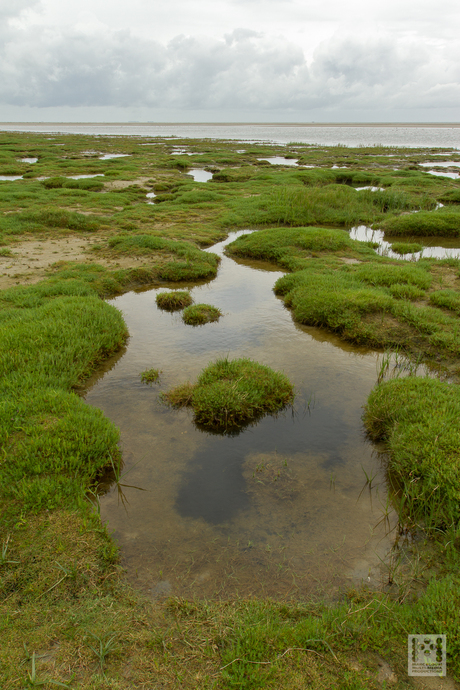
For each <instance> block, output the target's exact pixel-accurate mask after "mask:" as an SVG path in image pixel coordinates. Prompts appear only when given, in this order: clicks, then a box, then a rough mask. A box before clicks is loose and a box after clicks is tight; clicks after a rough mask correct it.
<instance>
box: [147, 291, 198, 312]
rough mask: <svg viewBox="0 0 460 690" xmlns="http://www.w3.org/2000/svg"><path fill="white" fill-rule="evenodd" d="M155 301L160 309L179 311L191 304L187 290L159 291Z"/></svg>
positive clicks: (190, 297) (190, 296) (191, 300)
mask: <svg viewBox="0 0 460 690" xmlns="http://www.w3.org/2000/svg"><path fill="white" fill-rule="evenodd" d="M155 301H156V303H157V306H158V307H159V308H160V309H164V310H165V311H179V310H180V309H184V307H188V306H189V305H190V304H192V302H193V299H192V295H191V294H190V292H188V290H174V291H173V292H159V293H158V294H157V296H156V297H155Z"/></svg>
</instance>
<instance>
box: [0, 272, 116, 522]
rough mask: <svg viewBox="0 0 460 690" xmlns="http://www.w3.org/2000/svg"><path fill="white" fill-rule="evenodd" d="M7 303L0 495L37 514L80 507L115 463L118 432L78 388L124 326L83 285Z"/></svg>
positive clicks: (39, 290)
mask: <svg viewBox="0 0 460 690" xmlns="http://www.w3.org/2000/svg"><path fill="white" fill-rule="evenodd" d="M72 293H73V294H72ZM85 293H86V294H85ZM88 293H89V294H88ZM1 297H2V300H1V301H0V398H1V400H2V405H1V406H0V429H1V431H0V446H1V447H2V451H3V454H4V456H3V461H2V463H1V464H0V487H1V488H0V498H2V499H8V500H9V501H10V505H12V506H14V504H15V503H17V502H19V504H20V505H22V506H23V507H24V509H25V510H32V511H39V510H41V509H48V510H50V509H52V508H55V507H57V506H62V505H71V506H75V505H79V504H81V503H82V501H83V499H84V496H85V492H86V490H87V488H88V486H90V485H91V483H92V482H94V481H95V479H96V477H97V476H98V473H99V472H100V471H101V470H102V469H103V468H104V467H106V466H107V465H110V463H111V458H116V457H118V454H119V451H118V448H117V443H118V439H119V434H118V430H117V429H116V428H115V427H114V425H113V424H112V423H111V422H110V421H109V420H108V419H107V418H105V417H104V415H103V414H102V412H101V411H100V410H98V409H96V408H94V407H90V406H89V405H86V404H85V402H84V401H83V400H82V399H81V398H79V397H78V396H77V395H76V394H75V393H74V392H73V390H72V389H73V388H74V387H75V386H77V385H78V384H79V383H80V382H81V381H82V380H83V379H85V378H86V377H87V376H88V375H89V374H90V373H91V371H92V370H93V369H94V367H95V366H96V364H97V363H98V362H99V361H101V360H102V359H103V358H105V357H106V356H107V355H108V354H110V353H112V352H115V351H116V350H117V349H119V348H120V346H121V345H122V344H123V342H124V340H125V339H126V336H127V331H126V326H125V324H124V321H123V319H122V316H121V314H120V312H119V311H118V310H117V309H115V308H114V307H112V306H110V305H108V304H106V303H104V302H103V301H102V300H100V299H99V298H98V297H96V296H95V294H94V293H92V294H91V291H90V290H89V288H88V287H87V286H85V285H81V284H78V283H77V282H75V283H74V284H73V285H70V284H66V281H62V283H61V284H60V285H59V284H58V285H54V286H47V285H46V284H39V285H37V286H31V287H29V288H13V289H11V290H8V291H4V292H3V293H2V294H1ZM37 344H38V345H37Z"/></svg>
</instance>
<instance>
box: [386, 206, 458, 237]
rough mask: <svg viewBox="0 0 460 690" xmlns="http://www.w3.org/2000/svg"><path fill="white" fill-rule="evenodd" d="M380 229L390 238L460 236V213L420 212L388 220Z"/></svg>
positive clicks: (448, 211)
mask: <svg viewBox="0 0 460 690" xmlns="http://www.w3.org/2000/svg"><path fill="white" fill-rule="evenodd" d="M380 227H382V228H383V229H384V231H385V234H388V235H390V236H392V237H395V236H397V235H411V236H413V237H416V236H421V237H428V236H437V237H459V236H460V213H458V212H456V211H451V210H450V209H447V208H445V209H444V208H442V209H439V211H421V212H420V213H417V214H409V215H405V216H398V217H397V218H389V219H388V220H386V221H385V222H383V223H382V224H381V225H380Z"/></svg>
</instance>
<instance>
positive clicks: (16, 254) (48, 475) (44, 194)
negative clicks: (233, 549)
mask: <svg viewBox="0 0 460 690" xmlns="http://www.w3.org/2000/svg"><path fill="white" fill-rule="evenodd" d="M144 144H145V141H144V140H143V139H142V138H140V137H139V138H136V137H126V138H122V137H117V138H112V137H104V136H100V137H98V138H97V139H94V138H91V137H89V136H77V135H56V136H55V137H53V138H51V139H49V138H47V137H46V136H41V135H37V134H14V133H2V134H0V180H1V181H0V247H1V251H0V287H1V290H2V291H1V292H0V340H1V348H0V374H1V377H0V391H1V398H2V400H1V403H2V404H1V406H0V420H1V424H0V443H1V452H2V455H1V462H0V497H1V511H2V515H1V517H2V520H1V527H0V531H1V534H0V540H1V542H2V550H1V559H0V599H1V604H0V606H1V616H0V635H1V639H2V649H1V651H0V655H1V656H0V661H1V664H0V667H1V671H0V674H2V675H1V680H2V683H3V687H5V688H7V687H8V688H21V687H23V686H24V684H25V683H29V685H30V684H31V683H32V682H33V683H35V685H39V684H41V685H43V684H44V683H45V682H51V683H52V682H53V681H54V682H60V683H64V684H66V685H69V686H70V687H75V688H81V689H85V690H90V688H91V689H93V688H94V689H95V688H101V689H102V688H105V687H108V686H107V683H109V684H110V687H113V688H120V690H121V689H122V688H128V687H129V688H131V687H139V688H140V687H147V686H151V685H152V683H153V684H154V683H161V684H162V685H163V686H164V687H171V688H173V687H184V688H209V687H216V688H232V687H233V688H234V687H240V688H251V687H280V685H281V684H282V685H283V687H287V688H288V687H289V688H290V687H292V688H296V687H300V686H305V684H307V683H308V684H310V685H311V686H312V687H320V688H321V687H324V688H327V687H336V688H342V689H343V690H345V689H346V688H351V687H353V688H373V687H381V686H380V685H379V683H378V681H377V666H378V658H379V655H380V654H381V655H385V656H386V657H387V660H388V661H389V662H390V663H391V665H392V667H393V668H394V669H395V671H396V672H397V673H398V676H399V686H400V687H409V681H408V679H407V678H406V677H405V669H406V659H407V649H406V641H407V633H408V632H426V631H428V630H435V631H436V632H439V633H446V634H447V635H448V640H449V654H448V670H449V673H450V674H451V675H453V676H454V677H455V678H457V679H458V678H460V665H459V659H460V637H459V630H460V622H459V620H458V618H459V613H458V611H459V607H458V596H459V587H460V581H459V576H458V568H459V560H460V558H459V533H460V525H459V520H460V516H459V514H458V505H459V496H458V480H459V476H458V473H459V467H458V448H459V438H458V415H459V409H458V408H459V400H458V393H457V386H458V375H459V366H460V360H459V357H460V321H459V318H460V260H459V259H457V258H455V257H452V256H449V254H448V252H446V256H445V257H444V258H442V259H424V258H422V259H420V260H418V261H413V260H407V257H408V258H409V259H411V257H412V255H413V254H414V252H416V251H418V249H419V247H420V245H423V246H425V245H424V243H426V242H427V238H433V241H435V238H439V237H441V238H442V237H448V238H454V240H455V238H457V237H460V212H459V210H458V204H459V202H460V189H459V181H458V179H453V178H451V177H448V176H442V175H431V174H430V173H429V172H427V171H426V170H425V169H424V168H423V166H422V163H424V162H425V161H426V158H427V154H428V153H432V154H435V155H433V166H434V167H436V158H437V157H438V159H440V160H442V158H443V156H442V155H441V154H444V156H445V152H444V151H443V152H440V151H436V150H431V151H427V150H422V149H410V150H405V149H403V148H400V149H398V148H391V149H385V148H383V147H378V146H375V147H361V148H359V149H347V148H345V147H339V146H337V147H333V146H328V147H318V146H315V147H314V146H308V145H301V144H291V145H288V146H277V145H272V146H270V145H268V144H262V143H260V144H250V145H248V146H246V147H245V149H244V151H240V148H239V147H240V144H239V143H238V142H222V141H211V140H206V141H202V142H193V151H192V152H191V153H192V155H190V156H189V155H187V156H186V155H184V154H183V153H180V150H181V147H184V146H188V144H189V142H187V141H185V140H184V141H181V140H178V139H174V140H173V141H171V140H170V139H167V138H165V139H161V138H158V139H155V140H153V141H151V142H150V144H151V145H150V146H148V147H146V146H144ZM96 148H97V149H98V150H97V151H96V150H95V149H96ZM103 154H104V155H103ZM107 154H108V155H107ZM271 157H278V158H285V157H287V158H288V159H289V163H291V161H293V160H297V161H298V163H297V164H296V165H291V164H290V165H286V166H283V165H279V166H278V165H276V166H273V167H272V166H270V164H269V163H266V164H264V162H263V161H261V160H260V159H262V158H271ZM458 161H460V156H459V154H458V151H455V150H454V151H452V162H453V164H455V163H456V162H457V163H458ZM286 162H287V161H286ZM196 166H200V167H202V169H203V170H204V169H205V168H207V169H208V170H212V171H213V172H212V179H210V180H209V181H207V182H197V181H195V180H194V179H192V178H191V177H190V176H189V175H187V174H184V173H187V172H189V171H190V170H192V169H193V170H195V169H196ZM333 166H340V167H333ZM6 178H9V179H6ZM14 178H15V179H14ZM203 179H204V178H203ZM363 186H367V187H373V188H378V189H376V190H375V191H373V190H372V189H362V190H360V191H358V190H357V188H358V187H363ZM150 193H155V195H156V196H155V197H154V198H153V201H154V203H153V204H152V203H147V201H146V198H147V197H146V194H150ZM440 204H444V205H445V206H444V207H440ZM358 224H365V225H367V226H369V227H373V228H375V229H379V230H382V231H384V232H385V237H386V238H387V239H388V240H390V241H393V240H392V239H391V238H397V241H393V247H394V251H395V252H396V253H398V254H399V255H400V256H401V257H406V259H390V258H388V257H384V256H380V255H379V254H378V253H376V251H375V246H374V244H373V243H372V242H371V243H369V242H358V241H354V240H352V239H350V237H349V233H348V231H349V230H350V228H351V227H353V226H355V225H358ZM236 228H249V229H252V230H255V232H253V233H252V234H248V235H244V236H242V237H240V238H238V239H237V240H236V241H235V242H234V243H233V244H232V245H231V246H229V247H228V250H227V251H228V254H229V256H234V257H238V258H239V260H242V261H245V260H247V259H248V258H249V259H251V260H257V261H266V262H271V263H272V264H275V265H276V266H278V267H279V268H280V270H282V271H284V272H285V275H284V276H282V277H281V278H279V279H278V280H277V282H276V285H275V286H274V288H275V291H276V294H277V295H278V296H279V297H280V298H281V299H282V300H283V302H284V304H285V305H286V307H287V308H288V309H289V310H291V313H292V316H293V318H294V319H295V321H296V322H298V323H299V324H303V325H305V326H307V327H310V326H319V327H321V328H323V329H327V330H328V331H330V332H334V333H335V334H337V336H338V337H339V338H341V339H343V340H347V341H349V342H351V343H356V344H360V345H366V346H368V347H377V348H384V349H387V350H388V351H391V350H392V349H393V350H394V349H395V348H397V349H398V351H399V352H400V353H403V354H404V355H405V357H406V358H407V359H408V361H412V362H414V361H417V362H420V361H424V362H425V363H428V364H429V365H430V366H431V368H432V372H433V375H432V377H431V378H425V377H417V376H416V375H412V376H405V377H402V376H400V377H397V378H395V379H394V380H385V377H382V380H381V381H380V382H379V383H378V385H377V386H376V388H375V390H374V391H373V393H372V394H371V396H370V398H369V400H368V402H367V404H366V407H365V412H364V424H365V426H366V429H367V430H368V433H369V435H370V437H371V438H372V439H375V440H379V441H381V442H383V444H384V446H383V449H384V450H385V452H386V457H387V463H388V477H389V482H390V493H389V497H388V506H390V505H394V506H396V509H397V511H398V514H399V517H400V534H399V537H398V539H397V543H396V545H395V551H394V554H395V556H394V558H393V560H391V559H390V560H387V561H386V565H385V567H386V568H387V570H388V572H387V578H386V581H385V582H383V583H382V587H381V589H380V590H379V591H377V592H372V591H370V590H368V589H366V587H365V586H363V587H362V588H358V589H354V590H350V591H348V592H344V593H343V597H342V599H341V600H340V601H338V602H336V603H335V604H333V605H331V604H328V605H325V604H324V603H322V602H312V601H298V602H293V601H291V602H287V603H286V602H274V601H272V600H266V599H263V598H259V599H254V600H251V601H247V600H244V599H238V598H236V599H235V600H233V601H223V600H220V601H199V600H195V601H194V600H187V599H178V598H170V599H168V600H167V601H166V602H165V603H162V604H161V603H157V604H155V606H152V604H151V602H149V601H147V600H146V598H145V597H144V596H143V595H141V594H140V593H138V592H136V591H135V590H133V589H132V588H130V587H129V586H128V585H127V583H126V579H125V576H124V574H123V571H122V569H121V568H120V567H119V566H118V562H119V554H118V549H117V547H116V545H115V543H114V542H113V540H112V538H111V536H110V535H109V533H108V531H107V529H106V527H105V526H104V525H103V524H102V523H101V518H100V514H99V510H100V506H99V498H98V496H99V493H100V490H101V489H100V487H101V485H102V484H103V481H102V479H103V475H104V471H108V470H110V469H111V468H112V469H113V468H114V467H117V468H119V467H121V453H122V450H121V449H120V446H119V432H118V430H117V428H116V427H115V425H114V424H113V423H112V422H111V421H110V420H109V419H108V418H107V417H105V416H104V415H103V413H102V412H101V411H99V410H98V409H96V408H94V407H91V406H89V405H87V404H86V403H85V402H84V400H83V399H82V398H81V397H80V396H79V395H78V391H79V390H81V387H82V385H83V384H84V382H85V380H87V378H88V376H89V375H90V374H91V373H92V372H94V371H95V369H97V367H98V366H99V364H100V363H101V362H102V361H103V360H104V359H106V358H107V357H109V356H111V355H113V354H114V353H116V352H117V351H119V350H120V348H122V347H123V345H124V343H125V341H126V339H127V337H128V333H127V328H126V325H125V322H124V320H123V318H122V315H121V314H120V312H119V311H118V310H117V309H115V308H114V307H112V306H111V305H109V304H108V303H107V302H106V301H103V300H102V299H101V297H104V298H105V297H108V296H113V295H116V294H121V293H123V292H125V291H127V290H129V289H138V288H142V287H143V286H146V285H149V286H155V287H157V288H158V287H161V288H163V287H165V288H166V289H167V290H168V292H167V293H166V294H167V295H169V298H168V299H169V300H171V299H172V300H174V296H177V295H178V288H180V284H185V287H187V288H188V286H189V285H188V284H189V283H191V282H195V283H200V281H201V282H204V281H209V280H212V279H213V278H214V277H215V276H216V274H217V271H218V267H219V257H218V256H216V255H215V254H214V253H212V252H209V251H205V250H206V248H207V247H210V246H211V245H212V244H214V243H215V242H217V241H219V240H222V239H224V238H225V237H226V236H227V234H228V232H229V230H232V229H236ZM77 242H78V249H79V252H80V253H79V254H78V257H77V252H76V248H77V244H76V243H77ZM66 246H67V247H71V249H70V250H69V249H68V250H66V249H65V247H66ZM32 247H33V250H32ZM171 288H173V290H171ZM181 292H182V291H181ZM184 292H185V294H186V295H187V294H188V295H189V293H188V291H184ZM171 295H172V296H173V297H171ZM189 304H190V302H189V303H188V305H189ZM188 305H187V300H185V303H181V305H180V307H177V308H178V309H183V308H184V307H188V308H191V309H193V308H194V307H189V306H188ZM198 306H203V305H195V308H196V307H198ZM208 306H209V305H208ZM167 308H169V309H171V308H172V307H167ZM184 315H185V312H184ZM168 318H169V315H168ZM171 318H175V317H171ZM225 318H227V317H225ZM223 321H225V319H223ZM214 327H215V326H209V328H214ZM206 328H208V327H206ZM189 330H190V331H200V332H204V331H205V328H203V329H189ZM154 361H155V362H156V361H157V360H156V359H155V360H154ZM158 364H159V365H160V366H162V364H161V362H158ZM157 371H158V370H147V371H145V372H144V373H143V375H142V376H144V375H145V376H144V381H146V382H147V381H155V380H157V374H156V373H154V372H157ZM406 373H407V371H406ZM410 373H412V374H415V370H414V371H413V372H410ZM434 374H436V376H435V375H434ZM137 377H138V381H139V374H137ZM255 382H257V383H256V385H255ZM139 385H140V382H139ZM143 388H144V390H145V392H151V390H150V391H149V390H147V389H148V388H149V387H147V386H144V387H143ZM241 394H242V395H241ZM292 396H293V392H292V388H291V386H290V384H289V381H288V380H286V379H285V378H284V377H283V376H282V375H281V374H277V373H276V372H272V371H270V370H269V369H267V368H266V367H265V366H262V365H259V364H257V363H255V362H250V361H249V360H247V359H244V358H243V359H239V360H231V359H228V360H224V361H220V362H215V363H214V364H213V365H211V366H209V368H208V369H205V370H204V371H203V373H202V375H201V376H200V377H199V378H198V381H197V383H196V384H193V385H185V386H183V387H182V388H181V389H179V390H177V389H173V390H172V391H170V393H168V394H167V397H168V399H169V401H170V402H171V404H177V405H186V406H188V405H191V406H192V408H193V410H194V414H195V416H196V421H197V422H198V423H199V424H204V425H210V426H211V427H219V426H224V427H226V426H227V427H229V426H232V425H235V424H236V425H241V424H243V423H245V422H246V421H248V419H249V420H252V421H254V420H256V419H257V418H258V416H259V415H263V414H266V413H268V414H271V413H273V412H276V411H277V410H279V409H280V408H282V407H283V406H284V405H286V404H289V403H290V402H291V401H292ZM365 402H366V401H365V400H363V404H365ZM230 403H231V404H230ZM258 464H259V465H260V464H261V461H258ZM273 467H275V465H274V464H273V461H269V462H268V463H265V464H264V473H265V476H268V474H269V473H270V472H271V471H272V470H273ZM276 471H279V472H280V477H284V479H282V480H281V481H284V482H285V483H286V486H288V485H290V484H289V482H290V481H291V480H289V481H288V479H289V477H290V476H291V475H290V474H289V472H288V471H287V470H286V471H285V470H284V469H283V467H282V466H280V467H278V466H277V470H276ZM254 472H256V470H255V469H254ZM267 473H268V474H267ZM258 474H261V472H258ZM270 476H271V475H270ZM331 483H332V479H331ZM371 483H372V480H371ZM270 486H271V483H270ZM280 486H281V485H280ZM271 491H272V490H271V488H270V491H269V492H268V493H267V495H270V496H271V493H270V492H271ZM286 491H287V489H286ZM388 510H389V508H388ZM384 519H385V511H384V514H383V517H382V520H384ZM408 535H409V537H411V538H412V539H413V541H404V537H405V536H408ZM248 548H249V546H248ZM224 595H225V593H224Z"/></svg>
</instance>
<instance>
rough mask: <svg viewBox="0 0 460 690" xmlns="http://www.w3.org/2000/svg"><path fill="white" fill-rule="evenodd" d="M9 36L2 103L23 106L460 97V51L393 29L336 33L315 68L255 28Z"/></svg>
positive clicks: (253, 105)
mask: <svg viewBox="0 0 460 690" xmlns="http://www.w3.org/2000/svg"><path fill="white" fill-rule="evenodd" d="M31 4H32V1H30V2H29V1H28V0H23V2H22V5H21V6H22V8H23V9H24V8H25V7H27V6H31ZM15 6H17V0H16V2H15ZM5 7H6V8H8V7H12V3H11V4H10V5H8V4H7V5H5ZM5 11H6V10H5ZM3 39H4V40H3V42H2V43H3V45H2V47H1V48H0V72H1V74H2V80H1V83H0V102H2V103H4V104H9V105H16V106H31V107H40V108H45V107H52V106H54V107H64V106H71V107H77V106H110V107H152V108H159V107H162V108H176V109H194V110H206V109H213V110H216V109H229V108H232V109H235V108H241V109H244V110H245V111H248V109H249V110H250V109H254V110H258V111H260V110H270V109H273V110H277V111H278V112H279V111H280V110H285V111H289V110H297V111H299V110H303V109H305V110H311V109H313V108H319V107H321V108H334V107H339V106H340V107H345V108H354V109H356V108H368V107H371V106H372V108H374V109H375V108H382V109H388V108H390V107H391V108H399V109H401V108H408V109H410V108H416V107H425V108H430V107H441V106H447V107H448V106H452V105H454V104H458V103H460V99H459V96H460V87H459V81H460V68H459V67H458V65H459V64H460V61H459V60H458V58H459V55H458V49H456V48H449V47H447V48H446V47H444V46H439V47H436V46H435V47H433V46H432V47H430V49H428V48H427V47H426V45H425V43H424V42H423V41H421V40H417V39H413V40H412V41H411V42H409V43H407V42H406V41H403V40H402V39H401V40H398V39H395V38H393V37H392V36H390V35H381V36H371V37H369V38H367V39H358V38H357V37H356V36H349V37H339V36H336V37H334V38H333V39H330V40H329V41H327V42H323V43H322V44H320V45H319V46H318V47H317V49H316V50H315V52H314V53H313V60H312V61H311V62H310V64H307V60H306V58H305V54H304V50H303V49H302V47H301V46H300V45H297V44H296V43H294V42H293V41H288V40H286V39H283V38H281V37H278V38H273V37H268V36H266V35H264V34H261V33H259V32H256V31H252V30H248V29H236V30H234V31H232V32H230V33H228V34H225V35H224V36H223V37H222V38H221V39H216V38H212V39H210V38H196V37H189V36H183V35H182V36H176V37H175V38H174V39H173V40H172V41H170V42H169V43H168V44H166V45H164V44H162V43H160V42H158V41H154V40H146V39H140V38H139V37H138V36H136V35H134V34H133V33H132V32H131V31H129V30H123V31H115V30H111V29H109V28H106V29H104V30H101V31H98V32H94V31H93V32H86V33H85V32H84V31H83V30H80V31H77V30H75V29H63V28H56V27H55V28H52V27H49V26H48V27H46V26H43V27H40V26H35V27H32V28H30V29H28V30H24V29H23V30H21V31H20V30H18V29H14V28H13V27H10V28H9V29H8V32H7V33H6V35H5V33H4V35H3ZM455 50H457V54H455V55H454V54H452V51H455Z"/></svg>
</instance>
